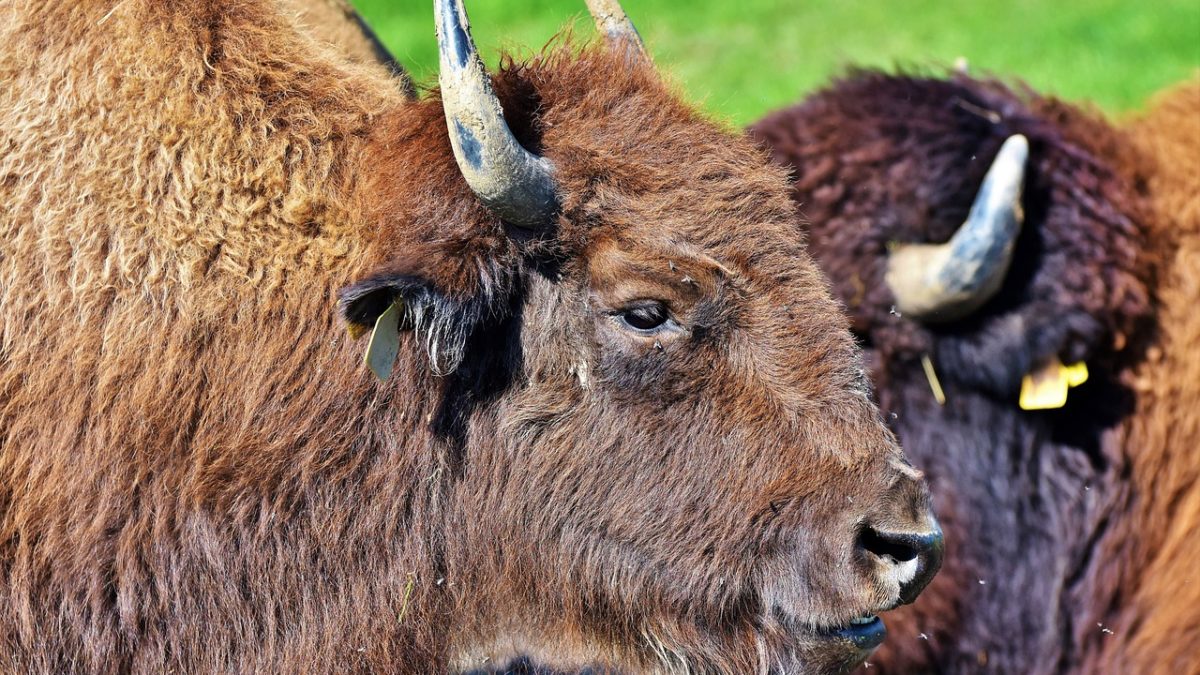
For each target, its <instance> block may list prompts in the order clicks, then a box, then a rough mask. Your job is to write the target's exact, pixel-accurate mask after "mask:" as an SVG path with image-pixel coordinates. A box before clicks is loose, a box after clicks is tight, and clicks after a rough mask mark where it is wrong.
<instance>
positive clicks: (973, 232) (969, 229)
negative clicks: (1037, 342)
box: [884, 135, 1029, 322]
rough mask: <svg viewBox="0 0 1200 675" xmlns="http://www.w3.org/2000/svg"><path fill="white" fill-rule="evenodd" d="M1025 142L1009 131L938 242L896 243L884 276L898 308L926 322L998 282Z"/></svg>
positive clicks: (1016, 230) (962, 309)
mask: <svg viewBox="0 0 1200 675" xmlns="http://www.w3.org/2000/svg"><path fill="white" fill-rule="evenodd" d="M1028 156H1029V142H1028V141H1026V140H1025V137H1024V136H1021V135H1016V136H1010V137H1009V138H1008V140H1006V141H1005V142H1004V145H1003V146H1001V147H1000V152H999V153H997V155H996V159H995V160H994V161H993V162H992V166H991V168H990V169H988V172H987V176H985V177H984V179H983V185H981V186H980V188H979V193H978V194H976V196H975V203H974V204H972V205H971V211H970V213H969V214H968V215H967V222H966V223H964V224H963V225H962V227H960V228H958V232H955V233H954V236H953V237H951V238H950V241H947V242H945V243H943V244H902V245H899V246H897V247H896V248H895V249H894V250H893V251H892V253H891V255H890V256H889V259H888V268H887V273H886V276H885V277H884V278H885V281H886V282H887V285H888V287H889V288H891V290H892V295H893V296H894V297H895V298H896V307H897V309H899V310H900V312H901V313H903V314H908V315H909V316H912V317H913V318H916V319H919V320H922V321H927V322H944V321H953V320H955V319H961V318H962V317H964V316H967V315H968V314H970V313H971V312H974V311H975V310H977V309H979V307H981V306H982V305H983V303H985V302H987V301H988V299H990V298H991V297H992V296H993V295H995V294H996V292H997V291H999V290H1000V286H1001V285H1002V284H1003V283H1004V277H1005V275H1007V274H1008V267H1009V264H1010V263H1012V256H1013V248H1014V247H1015V245H1016V241H1017V235H1018V234H1020V233H1021V223H1022V221H1023V220H1024V217H1025V216H1024V213H1023V212H1022V210H1021V187H1022V184H1023V183H1024V180H1025V160H1026V159H1027V157H1028Z"/></svg>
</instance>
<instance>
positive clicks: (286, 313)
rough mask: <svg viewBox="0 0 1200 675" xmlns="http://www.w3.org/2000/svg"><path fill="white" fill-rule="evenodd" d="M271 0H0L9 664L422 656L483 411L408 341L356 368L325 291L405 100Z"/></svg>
mask: <svg viewBox="0 0 1200 675" xmlns="http://www.w3.org/2000/svg"><path fill="white" fill-rule="evenodd" d="M273 7H274V5H273V4H272V3H254V2H228V3H226V2H210V3H151V2H129V3H120V4H119V5H117V6H115V7H114V3H91V2H84V3H78V4H75V3H72V4H71V5H70V6H67V5H62V6H58V5H54V4H42V3H34V4H31V5H26V6H23V7H22V8H20V9H19V10H14V11H13V12H7V13H6V21H5V22H3V23H0V43H3V44H4V45H5V47H4V49H3V50H0V71H2V72H4V73H5V77H6V86H5V93H4V94H3V96H0V129H3V131H2V132H0V133H3V134H4V140H5V142H6V143H7V145H6V146H5V151H4V153H3V156H2V157H0V176H3V179H2V180H0V202H2V203H3V204H4V209H3V210H2V212H0V279H2V280H3V282H2V283H0V643H2V644H4V645H6V651H8V653H7V654H6V655H5V656H6V659H7V661H6V663H7V666H8V667H10V668H11V669H12V670H14V671H17V672H67V671H78V670H82V671H87V672H97V673H104V672H128V671H135V670H136V671H144V672H168V671H181V672H218V671H237V672H251V671H261V672H297V671H310V672H322V671H327V672H334V671H343V670H356V669H357V670H367V669H373V670H377V671H386V672H414V671H415V672H434V671H438V670H440V669H441V668H440V667H439V665H438V664H443V663H445V662H446V659H447V658H448V656H447V654H445V653H441V652H438V651H436V648H435V647H433V646H434V645H443V644H445V642H446V640H445V639H444V635H445V634H446V632H447V631H448V630H449V628H450V626H451V619H450V616H449V615H448V613H447V611H446V610H445V608H446V607H448V606H451V605H453V603H452V602H450V601H448V600H446V598H447V597H448V595H449V592H448V591H447V590H446V589H447V588H451V589H453V588H455V586H454V579H453V577H451V578H449V579H446V578H445V577H446V576H448V574H447V572H446V569H447V568H448V567H449V566H450V564H451V562H450V561H447V560H446V559H445V550H446V544H445V542H444V541H443V538H442V537H441V536H439V534H438V533H440V532H441V531H442V527H443V525H444V524H445V522H446V520H447V519H448V516H447V508H446V504H447V502H448V497H447V495H448V494H449V492H450V490H451V486H452V485H453V484H454V481H455V477H456V476H457V475H458V474H459V473H460V467H461V466H462V463H463V452H464V447H465V445H464V442H465V439H467V438H469V437H472V436H478V437H484V436H487V435H488V432H487V431H486V430H484V429H481V426H486V425H487V419H488V412H487V410H486V409H485V406H480V405H477V406H475V407H474V408H472V409H470V410H464V409H463V408H460V407H458V406H457V404H456V403H455V400H456V399H455V398H454V396H455V394H454V391H453V387H454V386H456V385H455V383H454V382H450V381H445V380H440V379H436V378H433V377H432V376H431V375H429V374H428V372H427V371H426V370H424V369H423V368H422V367H421V365H420V363H421V359H422V358H423V355H422V354H421V352H420V350H419V349H418V348H417V347H416V346H415V345H414V344H411V343H409V344H406V345H405V347H404V349H403V350H402V351H403V354H402V357H401V362H400V364H399V365H398V368H397V371H396V374H395V375H394V376H393V378H392V380H391V381H389V383H388V384H387V385H380V384H379V383H377V382H375V381H374V380H373V379H372V377H371V375H370V374H369V373H368V372H367V371H366V370H365V369H364V368H362V366H361V365H360V364H361V354H362V349H363V344H362V343H361V342H353V341H351V340H350V339H349V338H348V337H347V336H346V333H345V329H344V327H343V326H342V325H341V322H340V320H339V319H337V318H336V310H335V296H336V290H337V289H338V288H339V287H341V286H343V285H344V284H345V283H347V282H348V280H349V279H350V278H351V276H352V275H354V274H355V273H356V272H360V271H361V270H362V269H363V268H364V267H365V266H366V265H367V263H368V261H369V260H372V259H373V258H377V257H378V256H379V255H380V254H379V252H378V249H379V248H380V246H381V244H380V243H379V239H380V237H379V236H378V235H377V231H378V224H377V223H373V222H368V219H367V218H366V216H364V209H365V207H364V203H366V202H367V201H369V198H368V197H364V196H363V195H361V194H360V193H359V188H358V185H359V182H360V181H359V179H360V178H361V177H362V175H363V174H364V173H369V170H370V168H371V166H372V165H373V162H372V159H373V158H372V157H369V156H366V154H365V153H367V151H368V149H369V148H368V144H367V142H366V141H364V140H363V139H365V138H368V137H369V136H370V135H371V132H372V130H373V129H374V128H375V127H374V124H373V123H374V121H375V120H376V119H378V118H379V117H380V116H384V117H386V116H389V115H391V116H403V115H405V114H407V113H406V112H404V109H406V108H413V109H418V108H420V107H421V106H419V105H412V104H410V103H408V102H407V101H406V100H405V99H404V97H403V95H402V93H401V92H400V91H398V90H397V89H396V85H395V83H394V82H390V81H386V80H383V79H382V78H380V77H378V75H377V74H373V73H368V72H367V71H365V70H353V71H343V70H340V69H339V66H338V65H337V64H335V63H332V62H330V61H329V60H328V59H325V58H323V57H322V56H321V55H322V54H324V52H322V51H320V50H316V49H315V48H314V47H313V43H312V42H311V40H309V39H308V38H303V37H301V36H300V35H299V34H297V33H296V32H295V31H294V30H293V29H292V28H291V26H290V24H289V23H288V21H287V20H286V17H281V16H278V15H277V13H276V11H275V9H273ZM197 26H199V27H201V28H197ZM264 64H271V66H270V68H271V69H270V72H269V73H266V72H265V69H266V66H265V65H264ZM10 83H11V85H12V86H9V84H10ZM27 129H38V130H39V131H38V132H37V133H25V132H23V131H21V132H19V133H18V131H16V130H27ZM430 133H434V132H430ZM443 143H444V141H443ZM391 152H392V156H400V157H402V158H407V159H408V161H411V162H412V163H414V164H415V163H417V160H418V159H419V158H418V157H416V156H415V155H413V153H414V152H417V149H415V148H410V147H408V145H406V143H405V142H404V141H396V142H394V143H392V144H391ZM444 153H445V155H446V156H445V158H444V160H445V161H444V163H445V164H447V165H448V166H451V167H452V165H453V160H452V158H450V156H449V150H448V147H447V148H445V149H444ZM422 189H423V188H421V187H420V186H412V185H409V186H403V185H401V186H394V187H393V188H392V191H391V198H392V199H394V200H397V201H401V202H403V201H405V200H407V199H409V198H410V197H411V194H410V193H415V192H418V191H421V190H422ZM426 191H428V190H426ZM377 197H378V196H377V195H376V198H377ZM447 410H454V411H459V412H461V413H462V414H461V415H460V416H457V417H454V416H447V414H446V411H447ZM450 417H453V418H454V420H455V424H448V423H447V421H446V420H447V419H449V418H450ZM439 579H441V580H442V581H441V583H439ZM314 583H315V584H317V585H316V586H314ZM435 634H436V635H438V638H437V639H433V638H432V637H431V636H432V635H435ZM35 646H36V647H35Z"/></svg>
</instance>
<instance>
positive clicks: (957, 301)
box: [751, 73, 1155, 672]
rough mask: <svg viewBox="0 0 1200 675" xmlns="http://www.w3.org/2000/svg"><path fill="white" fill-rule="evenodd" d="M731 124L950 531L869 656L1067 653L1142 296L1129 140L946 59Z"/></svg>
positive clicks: (1111, 495) (920, 661)
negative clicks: (1051, 373)
mask: <svg viewBox="0 0 1200 675" xmlns="http://www.w3.org/2000/svg"><path fill="white" fill-rule="evenodd" d="M751 134H752V135H754V136H756V137H757V138H758V139H759V140H761V141H763V142H764V143H765V144H766V145H767V146H768V147H769V148H770V151H771V153H772V155H773V157H774V158H775V160H776V161H778V162H779V163H780V164H784V165H786V166H788V167H789V168H790V169H791V170H792V171H793V172H794V176H795V192H794V194H793V197H794V199H795V200H796V201H797V203H798V204H799V206H800V210H801V213H802V215H803V216H804V217H806V218H807V219H809V220H810V221H811V224H809V225H808V226H807V227H806V228H805V229H806V230H807V234H808V237H809V244H810V249H811V250H812V251H813V255H814V257H815V258H816V259H817V261H818V264H819V265H820V266H821V267H822V268H823V269H824V270H825V271H826V272H827V273H828V275H829V276H830V277H831V281H832V283H833V286H834V289H835V294H836V295H838V296H840V298H841V299H842V301H843V302H844V303H845V305H846V307H847V308H848V310H849V312H850V315H851V322H852V325H853V328H854V330H855V332H856V333H857V334H858V335H859V338H860V340H861V342H862V343H863V344H864V345H865V346H866V347H867V349H866V352H867V358H868V361H869V363H870V365H871V369H872V371H873V372H872V377H873V380H874V382H875V384H876V386H877V391H878V397H879V400H880V402H881V404H882V406H883V408H884V409H885V411H886V412H887V413H888V415H887V417H888V419H889V421H890V422H891V426H892V428H893V430H894V431H895V432H896V433H897V434H898V435H899V437H900V440H901V442H902V443H903V445H904V447H905V448H906V449H907V450H908V452H910V453H912V454H913V455H914V456H915V457H916V458H917V459H918V461H919V463H920V464H921V465H922V466H923V467H924V468H926V470H927V471H928V472H929V476H930V482H931V485H932V487H933V492H934V499H935V502H936V506H937V509H938V512H939V514H940V515H941V516H942V521H943V524H944V525H945V527H946V529H947V531H948V533H949V537H948V539H949V540H950V542H951V547H950V549H949V551H948V552H947V558H946V559H947V562H946V569H945V571H944V572H943V574H942V575H941V577H939V579H938V580H937V581H936V582H935V583H934V585H933V587H932V589H931V591H930V593H927V594H926V598H925V602H923V603H922V604H921V606H919V607H915V608H913V611H911V612H909V614H908V615H907V616H905V617H904V621H903V623H902V624H898V625H899V626H900V634H899V635H895V638H896V639H895V640H894V641H893V642H892V646H890V647H889V649H888V650H886V651H885V654H883V655H881V656H884V657H885V658H884V665H888V663H889V662H890V663H892V664H897V665H900V667H899V670H900V671H901V672H911V671H913V670H918V669H922V668H930V667H934V668H940V669H947V670H950V671H956V672H957V671H966V672H970V671H973V670H976V669H978V668H980V667H981V666H984V665H987V666H988V667H989V668H995V669H996V670H998V671H1002V672H1010V671H1011V672H1031V671H1038V670H1042V669H1045V668H1048V667H1049V666H1045V664H1055V667H1059V665H1061V664H1062V663H1066V661H1059V660H1058V659H1059V658H1060V657H1061V658H1063V659H1069V658H1070V656H1069V654H1070V653H1071V650H1072V649H1073V647H1072V645H1073V644H1074V645H1076V646H1078V645H1080V644H1082V643H1083V642H1084V641H1085V640H1087V639H1094V638H1095V637H1096V636H1100V635H1101V633H1100V632H1099V629H1098V628H1097V627H1096V623H1097V621H1098V620H1100V618H1098V616H1099V615H1097V614H1095V613H1094V612H1092V608H1099V607H1102V606H1104V605H1105V603H1106V602H1107V601H1106V600H1104V599H1103V598H1102V597H1101V593H1100V592H1099V590H1098V589H1097V588H1096V587H1095V586H1094V585H1093V584H1095V583H1101V582H1100V581H1099V579H1100V576H1099V575H1095V574H1092V573H1091V572H1090V571H1089V570H1090V568H1089V566H1090V565H1092V564H1095V561H1096V560H1097V559H1098V556H1099V554H1098V553H1096V552H1095V551H1093V550H1092V549H1093V548H1094V547H1096V542H1097V540H1098V538H1099V537H1100V536H1101V534H1103V532H1104V531H1105V529H1106V528H1107V527H1108V519H1109V517H1110V515H1111V514H1112V513H1113V510H1114V508H1118V507H1117V506H1116V505H1117V504H1119V503H1121V501H1122V500H1123V499H1124V498H1125V497H1124V496H1123V492H1122V490H1123V487H1122V480H1123V479H1122V472H1123V471H1125V470H1126V469H1127V464H1126V462H1125V459H1124V457H1123V454H1122V452H1121V451H1120V450H1119V449H1118V447H1117V446H1115V445H1114V444H1112V443H1111V442H1106V440H1105V438H1106V434H1109V435H1110V436H1111V434H1110V432H1111V430H1112V429H1113V427H1114V426H1115V425H1116V424H1117V423H1118V421H1119V420H1121V419H1122V417H1123V416H1124V415H1127V414H1128V412H1129V410H1130V397H1129V395H1128V392H1127V391H1125V389H1124V386H1123V385H1122V384H1121V382H1120V373H1121V372H1122V371H1123V370H1124V369H1125V368H1126V367H1127V366H1128V364H1129V363H1131V362H1133V360H1135V359H1137V358H1138V353H1139V347H1144V345H1145V338H1146V336H1147V329H1148V327H1149V321H1148V319H1149V316H1150V313H1151V308H1152V305H1151V289H1152V287H1153V274H1152V260H1153V258H1154V255H1155V253H1154V251H1153V250H1151V249H1150V247H1149V246H1147V245H1146V242H1145V241H1144V239H1143V237H1144V227H1145V223H1146V205H1145V204H1144V202H1143V200H1144V197H1143V195H1142V194H1141V193H1140V188H1139V186H1138V178H1137V176H1138V175H1139V173H1138V172H1139V169H1138V164H1139V160H1138V159H1137V158H1136V157H1134V156H1132V155H1131V152H1130V150H1129V147H1128V144H1127V143H1126V142H1125V140H1124V139H1123V138H1122V137H1121V134H1120V132H1118V131H1116V130H1114V129H1113V128H1112V127H1111V126H1110V125H1109V124H1108V123H1107V122H1105V121H1103V120H1102V119H1099V118H1098V117H1096V116H1093V115H1091V114H1089V113H1088V112H1086V111H1083V110H1079V109H1077V108H1074V107H1072V106H1068V105H1065V104H1063V103H1060V102H1058V101H1054V100H1052V99H1046V98H1042V97H1038V96H1036V95H1034V94H1032V93H1031V92H1018V91H1013V90H1011V89H1009V88H1008V87H1006V86H1004V85H1002V84H999V83H996V82H991V81H981V80H975V79H972V78H969V77H967V76H965V75H958V76H956V77H954V78H953V79H950V80H939V79H933V78H917V77H907V76H891V75H883V74H878V73H856V74H854V75H853V76H852V77H850V78H848V79H846V80H844V81H841V82H839V83H837V84H835V85H834V86H833V87H831V88H829V89H828V90H826V91H823V92H820V93H818V94H816V95H814V96H813V97H811V98H810V99H808V100H806V101H805V102H803V103H802V104H800V105H798V106H795V107H793V108H789V109H787V110H783V111H780V112H778V113H775V114H773V115H771V116H769V117H767V118H766V119H764V120H762V121H760V122H758V123H756V124H755V125H754V126H753V127H752V128H751ZM1080 361H1082V362H1085V363H1086V364H1087V366H1088V368H1089V369H1090V371H1091V378H1090V379H1089V380H1088V382H1087V383H1086V384H1085V385H1083V386H1081V387H1079V388H1077V389H1073V390H1071V393H1070V397H1069V399H1068V401H1067V404H1066V406H1065V407H1063V408H1060V409H1049V410H1024V409H1022V408H1021V406H1020V405H1019V398H1020V391H1021V389H1022V382H1023V380H1024V379H1025V377H1026V376H1027V375H1030V374H1031V373H1035V372H1037V371H1040V370H1041V369H1043V368H1046V367H1054V366H1056V365H1057V364H1072V363H1075V362H1080ZM968 532H985V533H986V536H978V535H976V536H967V533H968ZM956 535H957V536H956ZM1016 636H1021V637H1020V638H1019V639H1015V640H1014V637H1016ZM1073 641H1074V642H1073ZM887 652H890V654H888V653H887ZM889 657H890V658H889ZM1039 664H1040V665H1039Z"/></svg>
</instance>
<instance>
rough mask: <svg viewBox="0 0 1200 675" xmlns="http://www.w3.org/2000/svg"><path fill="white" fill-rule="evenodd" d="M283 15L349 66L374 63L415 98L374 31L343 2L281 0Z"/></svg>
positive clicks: (408, 81) (408, 80)
mask: <svg viewBox="0 0 1200 675" xmlns="http://www.w3.org/2000/svg"><path fill="white" fill-rule="evenodd" d="M283 4H284V9H285V12H290V13H293V14H294V16H295V17H296V23H297V25H299V26H300V27H301V28H302V29H303V30H305V31H307V32H309V33H310V34H311V35H312V36H313V37H314V38H316V39H317V40H318V41H320V42H324V43H326V44H329V45H332V46H333V47H335V48H337V49H339V50H340V51H341V52H342V54H343V55H344V56H345V57H346V58H347V59H349V60H350V61H351V62H352V63H362V64H370V63H378V64H382V65H383V66H385V67H386V68H387V69H388V70H389V71H391V73H392V75H393V77H395V79H396V80H397V83H398V84H399V85H400V87H401V89H403V90H404V92H405V93H407V94H408V95H409V96H412V97H415V96H416V89H415V88H414V87H413V82H412V78H411V77H409V75H408V73H407V72H406V71H405V70H404V66H402V65H400V62H399V61H397V60H396V58H395V57H394V56H392V53H391V52H389V51H388V49H387V47H385V46H383V42H381V41H380V40H379V38H378V36H376V35H375V31H373V30H371V27H370V26H369V25H367V22H366V20H364V19H363V18H362V16H361V15H359V13H358V12H356V11H355V10H354V7H352V6H351V5H350V3H349V2H346V0H283Z"/></svg>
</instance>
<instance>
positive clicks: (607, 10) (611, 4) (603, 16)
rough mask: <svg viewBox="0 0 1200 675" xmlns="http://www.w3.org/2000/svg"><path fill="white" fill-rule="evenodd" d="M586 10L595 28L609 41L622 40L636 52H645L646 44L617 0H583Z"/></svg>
mask: <svg viewBox="0 0 1200 675" xmlns="http://www.w3.org/2000/svg"><path fill="white" fill-rule="evenodd" d="M585 2H586V3H587V7H588V12H590V13H591V15H592V19H593V20H594V21H595V22H596V30H597V31H599V32H601V33H603V34H604V36H605V37H607V38H608V39H609V41H610V42H621V41H624V42H626V43H628V44H629V45H631V46H633V47H634V48H635V49H636V50H637V51H638V52H640V53H642V54H645V53H646V46H645V45H644V44H642V36H641V34H639V33H638V31H637V28H634V26H633V22H632V21H630V20H629V17H628V16H626V14H625V10H624V9H621V3H620V2H618V0H585Z"/></svg>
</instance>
